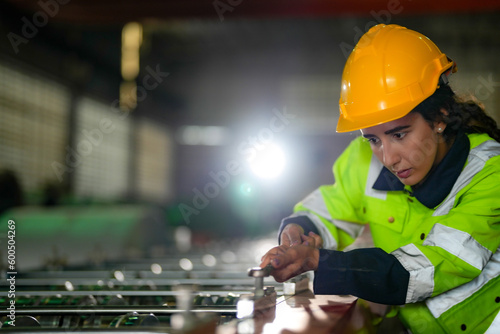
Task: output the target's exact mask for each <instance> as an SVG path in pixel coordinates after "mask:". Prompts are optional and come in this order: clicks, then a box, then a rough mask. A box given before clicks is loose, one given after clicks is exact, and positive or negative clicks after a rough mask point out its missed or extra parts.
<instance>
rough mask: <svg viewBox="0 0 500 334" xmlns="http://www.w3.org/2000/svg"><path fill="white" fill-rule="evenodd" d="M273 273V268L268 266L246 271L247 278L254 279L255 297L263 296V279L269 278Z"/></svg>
mask: <svg viewBox="0 0 500 334" xmlns="http://www.w3.org/2000/svg"><path fill="white" fill-rule="evenodd" d="M272 271H273V266H272V265H271V264H268V265H267V266H265V267H264V268H261V267H253V268H250V269H248V276H250V277H254V278H255V291H254V293H255V295H256V296H259V297H260V296H264V277H269V275H271V272H272Z"/></svg>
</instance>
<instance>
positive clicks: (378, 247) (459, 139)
mask: <svg viewBox="0 0 500 334" xmlns="http://www.w3.org/2000/svg"><path fill="white" fill-rule="evenodd" d="M455 70H456V68H455V64H454V62H453V61H451V60H450V59H449V58H447V57H446V56H445V55H444V54H443V53H441V51H440V50H439V49H438V48H437V46H436V45H435V44H434V43H432V42H431V41H430V40H429V39H428V38H427V37H425V36H423V35H421V34H420V33H418V32H415V31H412V30H409V29H406V28H404V27H400V26H397V25H378V26H375V27H373V28H372V29H370V30H369V31H368V32H367V33H366V34H365V35H364V36H363V37H362V38H361V39H360V41H359V42H358V44H357V46H356V47H355V48H354V50H353V52H352V53H351V55H350V56H349V59H348V60H347V63H346V65H345V68H344V72H343V76H342V90H341V98H340V111H341V115H340V118H339V121H338V125H337V131H338V132H346V131H354V130H360V131H361V135H362V136H361V137H358V138H356V139H355V140H354V141H353V142H352V143H351V144H350V145H349V146H348V148H347V149H346V150H345V151H344V152H343V154H342V155H341V156H340V157H339V159H338V160H337V161H336V163H335V164H334V167H333V172H334V176H335V184H333V185H328V186H322V187H320V188H319V189H318V190H316V191H315V192H313V193H312V194H311V195H309V196H308V197H306V198H305V199H304V200H303V201H302V202H300V203H299V204H297V205H296V207H295V208H294V212H295V213H294V214H293V215H292V216H290V217H288V218H286V219H284V220H283V222H282V224H281V226H280V237H279V239H280V243H281V245H280V246H278V247H275V248H273V249H271V250H270V251H269V252H268V253H267V254H266V255H264V257H263V260H262V264H261V266H262V267H263V266H266V265H268V264H269V263H271V264H272V266H273V267H274V270H273V276H274V278H275V279H276V280H277V281H280V282H281V281H284V280H287V279H289V278H291V277H293V276H295V275H297V274H299V273H301V272H304V271H308V270H314V271H315V276H314V291H315V293H317V294H351V295H355V296H357V297H360V298H363V299H365V300H368V301H373V302H376V303H381V304H388V305H404V306H403V307H400V308H399V317H400V319H401V320H402V322H403V324H404V325H405V327H406V328H408V329H410V330H411V332H412V333H462V332H463V333H500V315H499V310H500V278H499V273H500V252H499V251H498V249H499V245H500V143H499V142H500V130H499V129H498V128H497V125H496V123H495V122H494V121H493V120H492V119H491V118H490V117H489V116H487V115H486V114H485V113H484V111H483V109H482V107H481V106H480V105H478V104H477V103H475V102H473V101H467V102H464V101H461V100H459V99H458V98H457V97H456V96H455V94H454V93H453V91H452V90H451V88H450V87H449V86H448V76H449V75H450V74H451V73H452V72H454V71H455ZM365 224H369V225H370V231H371V233H372V237H373V242H374V245H375V247H374V248H364V249H355V250H352V251H345V252H344V251H342V250H343V249H344V248H345V247H347V246H349V245H350V244H351V243H352V242H353V241H354V239H356V237H358V236H359V235H360V234H361V232H362V229H363V227H364V226H365Z"/></svg>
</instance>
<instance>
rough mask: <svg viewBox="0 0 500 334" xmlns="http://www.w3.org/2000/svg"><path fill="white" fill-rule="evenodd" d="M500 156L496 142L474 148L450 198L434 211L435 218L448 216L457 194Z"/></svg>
mask: <svg viewBox="0 0 500 334" xmlns="http://www.w3.org/2000/svg"><path fill="white" fill-rule="evenodd" d="M497 155H500V143H498V142H496V141H494V140H488V141H485V142H484V143H481V144H480V145H478V146H476V147H474V148H473V149H472V150H470V152H469V157H468V158H467V159H468V164H467V166H465V168H464V170H463V171H462V173H461V174H460V176H459V177H458V179H457V181H455V184H454V185H453V188H452V189H451V191H450V193H449V194H448V196H447V197H446V198H445V200H444V201H443V203H441V205H440V206H439V207H438V208H437V209H436V211H434V213H433V214H432V215H433V216H443V215H447V214H448V213H449V212H450V210H451V209H452V208H453V205H454V204H455V197H456V196H457V194H458V193H459V192H460V190H462V189H463V188H464V187H466V186H467V185H468V184H469V183H470V181H471V180H472V178H473V177H474V176H475V175H476V174H477V173H478V172H480V171H481V170H482V169H483V167H484V165H485V164H486V161H488V159H490V158H492V157H494V156H497Z"/></svg>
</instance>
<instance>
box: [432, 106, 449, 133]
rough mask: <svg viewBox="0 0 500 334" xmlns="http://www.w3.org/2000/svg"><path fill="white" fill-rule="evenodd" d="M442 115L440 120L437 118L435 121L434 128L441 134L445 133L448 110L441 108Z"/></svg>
mask: <svg viewBox="0 0 500 334" xmlns="http://www.w3.org/2000/svg"><path fill="white" fill-rule="evenodd" d="M440 112H441V115H442V116H441V117H440V120H437V121H435V122H434V130H435V131H436V132H437V133H438V134H441V133H443V131H444V129H446V125H447V124H446V122H445V121H444V120H445V119H446V118H447V117H448V115H449V114H448V110H446V109H444V108H441V110H440Z"/></svg>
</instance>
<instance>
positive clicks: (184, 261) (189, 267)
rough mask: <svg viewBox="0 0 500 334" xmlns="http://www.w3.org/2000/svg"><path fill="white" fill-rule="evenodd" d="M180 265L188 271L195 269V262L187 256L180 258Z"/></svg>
mask: <svg viewBox="0 0 500 334" xmlns="http://www.w3.org/2000/svg"><path fill="white" fill-rule="evenodd" d="M179 266H181V268H182V269H183V270H186V271H191V270H193V262H191V261H190V260H189V259H186V258H183V259H180V261H179Z"/></svg>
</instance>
